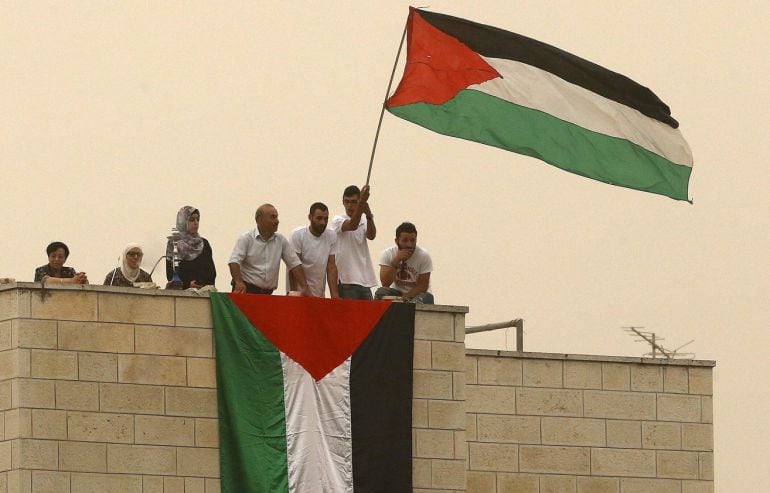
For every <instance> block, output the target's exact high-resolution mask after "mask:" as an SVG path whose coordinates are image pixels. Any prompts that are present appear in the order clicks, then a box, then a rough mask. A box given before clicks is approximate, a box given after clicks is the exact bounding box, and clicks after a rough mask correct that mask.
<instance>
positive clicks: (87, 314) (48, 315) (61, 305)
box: [30, 289, 98, 321]
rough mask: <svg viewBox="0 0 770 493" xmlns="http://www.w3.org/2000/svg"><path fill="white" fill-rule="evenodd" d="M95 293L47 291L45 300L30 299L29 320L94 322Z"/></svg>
mask: <svg viewBox="0 0 770 493" xmlns="http://www.w3.org/2000/svg"><path fill="white" fill-rule="evenodd" d="M96 299H97V296H96V293H95V292H93V291H75V290H61V291H60V290H55V289H52V290H49V291H48V294H47V295H46V296H45V298H43V299H41V298H40V296H37V293H35V296H31V297H30V302H31V305H30V315H31V318H44V319H53V320H84V321H90V320H96V316H97V313H98V311H97V306H96V305H97V303H96Z"/></svg>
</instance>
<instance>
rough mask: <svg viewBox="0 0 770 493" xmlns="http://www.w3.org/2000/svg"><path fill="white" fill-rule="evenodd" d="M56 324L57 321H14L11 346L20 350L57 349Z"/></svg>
mask: <svg viewBox="0 0 770 493" xmlns="http://www.w3.org/2000/svg"><path fill="white" fill-rule="evenodd" d="M56 324H57V322H56V320H31V319H17V320H14V321H13V322H12V325H11V345H12V346H13V347H20V348H41V349H56V344H57V330H56Z"/></svg>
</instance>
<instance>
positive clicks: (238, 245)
mask: <svg viewBox="0 0 770 493" xmlns="http://www.w3.org/2000/svg"><path fill="white" fill-rule="evenodd" d="M281 259H283V262H284V263H285V264H286V267H287V268H288V269H289V270H291V269H293V268H294V267H296V266H298V265H300V264H301V262H300V260H299V258H297V254H296V253H294V249H293V248H292V247H291V244H290V243H289V240H287V239H286V238H284V236H283V235H281V234H280V233H275V234H274V235H273V236H271V237H270V239H268V240H267V241H265V240H263V239H262V237H261V236H260V235H259V229H257V228H254V229H252V230H251V231H247V232H245V233H243V234H242V235H241V236H239V237H238V240H237V241H236V242H235V246H234V247H233V253H231V254H230V260H229V261H228V263H230V264H240V266H241V276H242V277H243V280H244V281H246V282H248V283H250V284H254V285H255V286H258V287H260V288H262V289H275V288H277V287H278V275H279V273H280V270H281Z"/></svg>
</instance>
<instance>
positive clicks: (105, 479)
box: [70, 473, 142, 493]
mask: <svg viewBox="0 0 770 493" xmlns="http://www.w3.org/2000/svg"><path fill="white" fill-rule="evenodd" d="M70 485H71V487H72V491H74V492H77V493H106V492H108V491H109V492H113V491H115V492H118V491H119V492H120V493H142V477H141V476H135V475H128V474H89V473H72V475H71V482H70Z"/></svg>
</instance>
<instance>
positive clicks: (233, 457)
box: [211, 293, 289, 493]
mask: <svg viewBox="0 0 770 493" xmlns="http://www.w3.org/2000/svg"><path fill="white" fill-rule="evenodd" d="M211 304H212V316H213V319H214V327H215V331H214V334H215V341H216V357H217V359H216V361H217V398H218V405H219V445H220V464H221V471H222V482H221V487H222V492H223V493H230V492H232V493H235V492H239V493H240V492H244V491H249V492H270V493H280V492H288V489H289V486H288V466H287V458H286V418H285V411H284V397H283V396H284V389H283V371H282V367H281V356H280V353H279V351H278V350H277V349H276V348H275V346H273V344H272V343H271V342H270V341H268V340H267V339H266V338H265V337H264V336H263V335H262V333H261V332H259V331H258V330H256V329H255V328H254V327H253V326H252V325H251V323H250V322H249V320H248V319H247V318H246V317H245V316H244V315H243V313H242V312H241V311H240V310H239V309H238V308H237V307H236V306H235V305H234V304H233V302H232V301H231V300H230V298H229V297H228V296H227V294H225V293H211Z"/></svg>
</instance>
